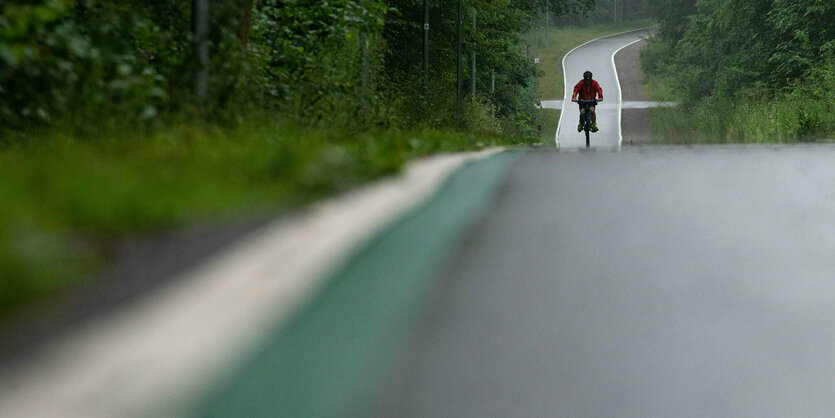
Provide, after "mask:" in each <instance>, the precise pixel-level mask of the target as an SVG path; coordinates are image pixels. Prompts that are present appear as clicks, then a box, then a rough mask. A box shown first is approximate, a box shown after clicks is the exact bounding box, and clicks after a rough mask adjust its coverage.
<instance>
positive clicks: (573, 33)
mask: <svg viewBox="0 0 835 418" xmlns="http://www.w3.org/2000/svg"><path fill="white" fill-rule="evenodd" d="M650 25H652V22H651V21H649V20H640V21H633V22H622V23H619V24H617V25H612V24H607V25H593V26H586V27H576V26H567V27H562V28H559V27H549V28H548V30H547V36H546V30H545V28H544V26H543V25H542V24H540V25H539V26H540V27H537V28H533V29H531V30H530V31H528V32H527V33H526V34H525V39H526V40H527V41H528V43H529V44H530V45H531V49H530V54H531V56H532V57H539V59H540V60H539V63H540V64H539V65H540V67H539V68H540V69H541V70H542V72H543V75H542V77H541V78H540V79H539V82H538V83H537V84H535V86H534V87H536V88H538V90H539V98H540V100H555V99H562V98H563V89H564V86H563V74H562V58H563V57H564V56H565V54H567V53H568V51H570V50H571V49H573V48H574V47H576V46H577V45H580V44H583V43H585V42H588V41H590V40H592V39H595V38H599V37H602V36H607V35H612V34H616V33H619V32H624V31H628V30H631V29H639V28H643V27H647V26H650ZM578 80H579V76H578ZM540 112H541V118H542V134H541V140H542V142H543V143H545V144H553V142H554V137H555V136H556V131H557V122H558V121H559V118H560V111H559V110H555V109H541V110H540Z"/></svg>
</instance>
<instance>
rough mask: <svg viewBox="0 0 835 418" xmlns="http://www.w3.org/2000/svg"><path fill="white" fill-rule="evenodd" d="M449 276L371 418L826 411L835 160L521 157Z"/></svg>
mask: <svg viewBox="0 0 835 418" xmlns="http://www.w3.org/2000/svg"><path fill="white" fill-rule="evenodd" d="M453 259H454V262H453V263H452V265H451V266H450V267H449V268H448V270H447V272H446V274H444V275H443V277H442V279H440V283H441V284H440V286H439V287H438V288H437V289H436V290H435V292H434V297H433V299H432V302H431V303H430V304H429V306H427V307H426V309H425V310H424V314H423V317H422V320H421V322H420V323H421V326H420V328H419V330H417V331H416V332H415V334H414V335H413V336H412V338H411V339H410V343H409V348H408V350H407V351H406V352H405V353H403V355H402V356H401V358H400V361H399V364H398V365H397V367H395V368H394V369H393V371H392V378H391V381H390V382H388V383H387V384H386V388H387V390H386V391H384V392H382V394H381V399H380V400H379V411H378V412H381V413H384V414H394V415H397V416H450V417H461V416H472V417H474V416H479V417H480V416H595V417H599V416H634V417H638V416H641V417H645V416H826V415H830V414H831V413H832V411H833V410H835V146H832V145H816V146H815V145H812V146H793V147H787V146H760V147H697V148H692V149H690V148H629V149H625V150H624V151H623V152H621V153H609V152H573V153H557V152H534V153H529V154H528V155H526V156H525V157H523V158H522V159H521V160H520V161H519V162H518V163H516V165H515V166H514V168H513V169H512V170H511V172H510V173H509V175H508V176H507V180H506V184H505V185H504V187H503V192H502V193H501V194H500V195H499V196H498V197H497V198H496V200H495V201H494V204H493V205H492V207H491V208H490V209H489V210H488V212H487V214H486V215H485V217H484V218H483V219H482V221H480V222H479V224H478V225H477V227H476V228H475V229H474V231H472V233H471V234H470V235H469V236H468V237H467V239H466V243H465V245H464V246H463V248H461V249H460V250H459V252H458V253H457V254H455V256H454V257H453Z"/></svg>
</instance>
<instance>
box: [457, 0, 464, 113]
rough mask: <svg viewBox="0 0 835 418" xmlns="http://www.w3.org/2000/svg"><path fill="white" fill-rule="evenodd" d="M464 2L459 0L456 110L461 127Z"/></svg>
mask: <svg viewBox="0 0 835 418" xmlns="http://www.w3.org/2000/svg"><path fill="white" fill-rule="evenodd" d="M462 3H463V0H458V65H457V70H458V75H457V83H458V97H457V101H456V106H455V110H456V116H457V118H458V127H459V128H460V127H462V125H463V121H464V119H463V113H464V103H463V98H462V95H463V94H464V84H463V83H464V77H463V75H462V73H461V70H462V68H461V67H462V65H463V63H462V61H463V59H462V54H463V40H462V39H461V35H462V31H463V28H462V22H463V5H462Z"/></svg>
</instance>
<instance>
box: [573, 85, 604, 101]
mask: <svg viewBox="0 0 835 418" xmlns="http://www.w3.org/2000/svg"><path fill="white" fill-rule="evenodd" d="M577 93H580V95H579V97H578V96H577ZM595 93H596V94H599V95H600V100H603V89H601V88H600V84H597V81H594V80H592V81H591V83H589V85H586V83H585V80H580V82H579V83H577V85H576V86H574V94H573V95H572V96H571V99H572V100H574V99H578V100H597V97H596V94H595Z"/></svg>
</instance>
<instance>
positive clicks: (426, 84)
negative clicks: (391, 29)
mask: <svg viewBox="0 0 835 418" xmlns="http://www.w3.org/2000/svg"><path fill="white" fill-rule="evenodd" d="M427 100H429V0H423V102H424V103H426V101H427Z"/></svg>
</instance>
